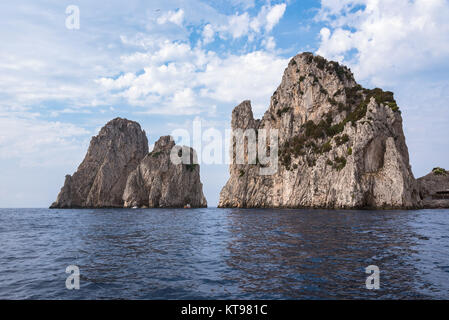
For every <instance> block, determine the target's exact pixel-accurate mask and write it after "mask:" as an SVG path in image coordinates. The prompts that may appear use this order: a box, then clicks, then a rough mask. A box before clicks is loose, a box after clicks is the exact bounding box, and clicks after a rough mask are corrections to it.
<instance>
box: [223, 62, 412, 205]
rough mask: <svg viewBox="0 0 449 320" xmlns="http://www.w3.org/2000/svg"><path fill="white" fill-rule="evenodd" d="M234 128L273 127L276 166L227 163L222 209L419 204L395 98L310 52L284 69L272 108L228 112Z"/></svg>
mask: <svg viewBox="0 0 449 320" xmlns="http://www.w3.org/2000/svg"><path fill="white" fill-rule="evenodd" d="M231 126H232V129H233V130H236V129H265V130H267V131H270V130H272V129H277V130H278V132H279V169H278V171H277V173H275V174H274V175H269V176H263V175H260V174H259V173H260V171H259V170H260V167H261V164H256V165H248V164H231V166H230V175H231V176H230V179H229V180H228V182H227V184H226V185H225V187H224V188H223V189H222V191H221V193H220V202H219V207H322V208H415V207H419V206H420V205H421V200H420V197H419V192H418V187H417V182H416V180H415V179H414V177H413V174H412V171H411V167H410V164H409V155H408V149H407V145H406V143H405V137H404V133H403V130H402V117H401V113H400V111H399V108H398V106H397V105H396V102H395V101H394V98H393V93H391V92H384V91H382V90H381V89H374V90H368V89H364V88H362V87H361V86H359V85H358V84H357V83H356V82H355V80H354V77H353V74H352V73H351V71H350V70H349V69H348V68H346V67H344V66H340V65H339V64H338V63H336V62H329V61H327V60H325V59H324V58H322V57H319V56H314V55H312V54H311V53H303V54H299V55H297V56H295V57H294V58H293V59H292V60H291V61H290V63H289V65H288V67H287V68H286V69H285V72H284V75H283V77H282V82H281V84H280V85H279V87H278V88H277V90H276V91H275V92H274V94H273V96H272V98H271V103H270V107H269V109H268V110H267V111H266V112H265V114H264V116H263V118H262V119H261V120H255V119H254V118H253V113H252V110H251V103H250V102H249V101H244V102H242V103H241V104H240V105H238V106H237V107H236V108H235V109H234V111H233V112H232V122H231Z"/></svg>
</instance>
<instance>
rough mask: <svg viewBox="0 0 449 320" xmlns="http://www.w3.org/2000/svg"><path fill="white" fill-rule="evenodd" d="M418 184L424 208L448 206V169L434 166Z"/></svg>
mask: <svg viewBox="0 0 449 320" xmlns="http://www.w3.org/2000/svg"><path fill="white" fill-rule="evenodd" d="M418 185H419V192H420V196H421V198H422V199H423V205H424V207H425V208H449V171H447V170H445V169H442V168H434V169H433V170H432V172H431V173H429V174H428V175H426V176H424V177H421V178H419V179H418Z"/></svg>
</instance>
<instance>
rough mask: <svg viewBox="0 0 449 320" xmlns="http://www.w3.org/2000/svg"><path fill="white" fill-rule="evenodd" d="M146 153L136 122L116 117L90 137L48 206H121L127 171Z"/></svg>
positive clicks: (146, 146)
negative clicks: (82, 155)
mask: <svg viewBox="0 0 449 320" xmlns="http://www.w3.org/2000/svg"><path fill="white" fill-rule="evenodd" d="M147 154H148V140H147V137H146V134H145V131H144V130H142V129H141V127H140V125H139V124H138V123H137V122H134V121H130V120H127V119H122V118H116V119H114V120H111V121H109V122H108V123H107V124H106V125H105V126H104V127H103V128H102V129H101V130H100V132H99V133H98V135H97V136H95V137H92V140H91V142H90V145H89V149H88V151H87V154H86V156H85V158H84V160H83V162H82V163H81V164H80V166H79V167H78V170H77V171H76V172H75V173H74V174H73V176H69V175H68V176H66V180H65V183H64V186H63V187H62V189H61V192H60V193H59V195H58V198H57V200H56V202H55V203H53V204H52V206H51V207H52V208H80V207H81V208H84V207H89V208H97V207H122V206H123V200H122V196H123V190H124V189H125V185H126V180H127V178H128V175H129V173H130V172H131V171H132V170H134V169H135V168H136V167H137V165H138V164H139V163H140V161H141V160H142V159H143V158H144V157H145V156H146V155H147Z"/></svg>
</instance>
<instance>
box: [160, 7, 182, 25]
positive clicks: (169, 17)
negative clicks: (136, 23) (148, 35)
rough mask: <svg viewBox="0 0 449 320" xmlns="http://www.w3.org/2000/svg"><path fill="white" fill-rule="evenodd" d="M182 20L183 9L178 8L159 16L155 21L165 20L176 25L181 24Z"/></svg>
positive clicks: (162, 21) (161, 22) (161, 21)
mask: <svg viewBox="0 0 449 320" xmlns="http://www.w3.org/2000/svg"><path fill="white" fill-rule="evenodd" d="M183 21H184V10H182V9H178V10H176V11H168V12H167V13H165V14H164V15H162V16H160V17H159V18H158V19H157V23H159V24H164V23H167V22H171V23H174V24H176V25H178V26H180V27H181V26H182V23H183Z"/></svg>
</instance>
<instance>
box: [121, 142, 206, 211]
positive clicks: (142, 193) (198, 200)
mask: <svg viewBox="0 0 449 320" xmlns="http://www.w3.org/2000/svg"><path fill="white" fill-rule="evenodd" d="M174 146H175V143H174V142H173V140H172V138H171V137H170V136H165V137H161V138H160V139H159V140H158V141H157V142H156V143H155V145H154V149H153V151H152V152H151V153H150V154H148V155H147V156H146V157H145V158H144V159H143V160H142V162H141V163H140V164H139V166H137V168H136V169H135V170H134V171H133V172H132V173H131V174H130V175H129V177H128V181H127V183H126V188H125V192H124V194H123V200H124V205H125V207H136V206H137V207H150V208H159V207H184V206H185V205H188V204H189V205H190V206H191V207H192V208H193V207H207V202H206V198H205V197H204V195H203V185H202V183H201V181H200V168H199V165H198V164H193V163H194V161H193V159H194V150H193V149H192V148H187V147H184V148H182V149H181V148H179V149H178V151H176V152H179V156H182V153H183V152H188V154H189V155H190V159H189V160H188V162H189V163H190V164H183V163H180V164H174V163H173V162H172V161H171V160H170V154H171V152H172V149H173V147H174Z"/></svg>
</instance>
